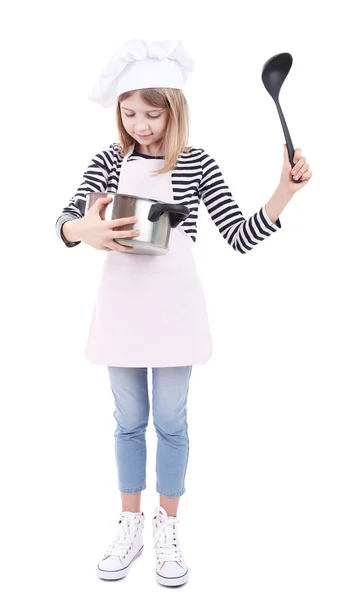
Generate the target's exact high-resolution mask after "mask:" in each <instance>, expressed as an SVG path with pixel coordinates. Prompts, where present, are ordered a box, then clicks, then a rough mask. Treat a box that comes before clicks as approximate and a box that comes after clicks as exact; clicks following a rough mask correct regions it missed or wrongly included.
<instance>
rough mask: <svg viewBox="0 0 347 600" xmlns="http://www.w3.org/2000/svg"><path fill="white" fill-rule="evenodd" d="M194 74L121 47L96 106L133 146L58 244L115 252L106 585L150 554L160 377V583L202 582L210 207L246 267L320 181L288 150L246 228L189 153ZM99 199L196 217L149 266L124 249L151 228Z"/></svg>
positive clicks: (97, 321) (99, 347) (104, 322)
mask: <svg viewBox="0 0 347 600" xmlns="http://www.w3.org/2000/svg"><path fill="white" fill-rule="evenodd" d="M192 66H193V65H192V61H191V59H190V57H189V56H188V55H187V53H186V51H185V49H184V47H183V45H182V43H181V42H180V41H179V42H175V41H166V42H155V43H147V42H145V41H143V40H132V41H131V42H128V43H127V44H125V45H123V46H121V47H120V48H119V50H118V52H117V53H116V54H115V55H114V56H113V57H112V58H111V60H110V61H109V63H108V64H107V65H106V67H105V68H104V70H103V71H102V73H101V74H100V77H99V79H98V82H97V84H96V85H95V87H94V89H93V91H92V93H91V95H90V96H89V98H90V99H91V100H92V101H94V102H97V103H99V104H101V105H102V106H104V107H115V108H116V117H117V126H118V132H119V137H120V142H119V143H112V144H111V145H110V146H109V148H108V149H107V150H104V151H103V152H100V153H98V154H96V155H95V157H94V158H93V159H92V161H91V163H90V165H89V166H88V168H87V170H86V171H85V173H84V177H83V181H82V183H81V185H80V186H79V188H78V190H77V192H76V194H75V195H74V197H73V198H72V199H71V200H70V202H69V205H68V206H67V207H66V208H64V209H63V211H62V214H61V215H60V217H59V218H58V220H57V222H56V231H57V234H58V236H59V237H60V238H61V239H62V240H63V242H64V243H65V245H66V246H67V247H69V248H72V247H74V246H76V245H78V244H79V243H81V241H82V242H84V243H85V244H88V245H89V246H92V247H93V248H96V249H99V250H105V251H106V255H105V263H104V268H103V272H102V276H101V282H100V286H99V290H98V295H97V299H96V303H95V308H94V313H93V318H92V322H91V326H90V332H89V338H88V342H87V346H86V351H85V355H86V357H87V358H88V359H89V360H90V361H91V362H92V363H94V364H99V365H104V366H107V367H108V373H109V379H110V384H111V389H112V393H113V396H114V401H115V413H114V416H115V419H116V424H117V428H116V431H115V454H116V462H117V471H118V483H119V489H120V492H121V502H122V511H121V514H120V518H119V524H118V529H117V532H116V534H115V536H114V537H113V540H112V543H111V544H110V546H109V548H108V550H107V552H106V553H105V555H104V557H103V559H102V560H101V561H100V562H99V564H98V568H97V573H98V575H99V577H100V578H103V579H119V578H121V577H124V576H125V575H127V573H128V571H129V569H130V567H131V565H132V563H133V561H134V559H135V558H136V557H137V556H138V555H139V554H140V553H141V551H142V548H143V537H142V530H143V526H144V515H143V513H142V512H141V505H140V501H141V492H142V490H144V489H145V487H146V440H145V433H146V427H147V424H148V417H149V393H148V381H147V376H148V369H149V368H151V370H152V371H151V373H152V380H153V390H152V392H153V393H152V411H153V422H154V426H155V430H156V434H157V440H158V442H157V459H156V477H157V492H158V493H159V508H158V509H156V513H155V516H154V519H153V536H154V546H155V550H156V556H157V561H156V579H157V581H158V582H159V583H161V584H163V585H167V586H177V585H181V584H183V583H185V582H186V581H187V580H188V567H187V564H186V562H185V560H184V557H183V554H182V550H181V546H180V542H179V538H178V531H177V527H178V519H177V509H178V503H179V498H180V497H181V496H182V494H183V493H184V492H185V474H186V468H187V461H188V452H189V441H188V433H187V416H186V415H187V396H188V390H189V380H190V376H191V372H192V366H193V365H196V364H204V363H206V362H207V361H208V359H209V358H210V356H211V352H212V345H211V336H210V331H209V326H208V318H207V314H206V306H205V299H204V293H203V290H202V287H201V283H200V280H199V277H198V275H197V272H196V268H195V263H194V258H193V252H192V249H193V246H194V242H195V240H196V234H197V220H198V209H199V206H200V203H201V201H202V202H203V203H204V204H205V206H206V208H207V210H208V212H209V214H210V216H211V218H212V221H213V222H214V223H215V225H216V226H217V227H218V229H219V231H220V233H221V234H222V236H223V237H224V238H225V240H226V242H227V243H228V244H229V245H230V246H231V247H232V248H233V249H234V250H236V251H237V252H241V253H243V254H244V253H246V252H249V251H250V250H252V249H253V248H254V247H255V246H256V245H257V244H258V243H260V242H261V241H263V240H265V239H266V238H267V237H269V236H270V235H272V234H273V233H275V232H276V231H278V230H279V229H280V228H281V223H280V221H279V216H280V214H281V213H282V211H283V209H284V208H285V207H286V205H287V204H288V202H289V201H290V200H291V199H292V197H293V196H294V194H295V193H296V192H298V191H299V190H300V189H302V188H303V187H304V186H305V185H306V184H307V182H308V181H309V180H310V178H311V175H312V173H311V172H310V171H309V166H308V164H307V162H306V159H305V158H303V157H301V152H300V150H298V149H297V150H296V151H295V159H294V160H295V168H294V169H291V165H290V163H289V159H288V154H287V150H286V147H285V151H284V161H283V168H282V173H281V176H280V180H279V184H278V186H277V188H276V190H275V191H274V194H273V195H272V197H271V198H270V200H269V201H268V202H267V203H266V204H265V205H264V206H262V207H261V208H260V210H259V211H258V212H257V213H256V214H254V215H253V216H252V217H250V218H249V219H245V217H244V216H243V214H242V212H241V210H240V209H239V207H238V205H237V204H236V202H235V201H234V199H233V197H232V194H231V192H230V191H229V189H228V186H227V185H226V183H225V182H224V179H223V175H222V173H221V172H220V169H219V167H218V165H217V164H216V162H215V161H214V159H213V158H211V157H210V156H209V155H208V154H207V153H206V152H205V151H204V150H202V149H201V148H194V147H188V146H187V141H188V108H187V103H186V100H185V97H184V95H183V92H182V87H183V85H184V83H185V81H186V79H187V76H188V75H189V73H190V71H191V70H192ZM292 177H294V179H296V180H299V179H300V183H295V182H294V181H293V179H292ZM88 192H100V193H103V192H104V196H107V192H110V193H115V192H118V193H124V194H134V195H141V196H144V197H148V198H153V199H155V200H161V201H163V202H168V203H178V204H183V205H185V206H187V207H188V208H189V215H188V216H187V217H186V218H185V220H184V221H183V222H182V223H181V225H179V226H178V227H177V228H176V229H173V230H172V237H171V245H170V248H169V251H168V252H167V253H166V254H164V255H160V256H149V255H140V254H136V253H134V252H133V250H132V249H131V248H129V247H127V246H124V245H122V244H121V243H118V242H117V240H118V241H119V242H121V240H122V239H123V238H125V237H126V238H135V237H136V236H138V235H139V231H138V230H137V229H135V223H136V221H137V220H136V219H135V218H134V217H133V218H127V219H114V220H105V218H104V217H105V210H106V205H107V204H108V203H109V202H110V201H111V199H110V198H107V197H101V198H99V199H98V200H97V202H96V204H94V205H93V206H92V208H90V209H89V211H87V212H86V210H85V207H86V194H87V193H88ZM105 192H106V194H105ZM120 225H127V226H128V228H127V230H126V231H120V232H117V240H115V239H114V238H115V235H116V233H115V231H114V230H113V228H114V227H117V226H120Z"/></svg>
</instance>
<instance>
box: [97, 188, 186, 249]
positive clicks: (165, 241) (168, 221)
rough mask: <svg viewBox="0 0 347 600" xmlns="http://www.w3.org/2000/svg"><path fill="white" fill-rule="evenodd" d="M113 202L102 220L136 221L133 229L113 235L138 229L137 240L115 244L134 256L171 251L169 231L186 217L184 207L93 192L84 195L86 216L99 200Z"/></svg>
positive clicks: (115, 229) (120, 240)
mask: <svg viewBox="0 0 347 600" xmlns="http://www.w3.org/2000/svg"><path fill="white" fill-rule="evenodd" d="M108 197H109V198H113V202H110V203H109V204H108V205H107V206H106V210H105V212H104V214H105V219H106V220H111V219H122V218H124V217H134V216H136V217H137V218H138V222H137V223H135V224H134V225H125V226H123V227H115V228H114V231H124V230H127V229H128V230H129V229H139V230H140V231H141V234H140V235H139V236H138V237H136V238H121V239H117V236H115V238H114V239H115V240H116V241H117V243H118V244H122V245H123V246H132V247H133V248H134V250H133V252H134V253H135V254H166V252H167V251H168V250H169V248H170V240H171V233H172V229H174V228H175V227H177V226H178V225H179V224H180V223H181V222H182V221H183V220H184V219H185V218H186V217H187V216H188V215H189V209H188V207H186V206H184V205H183V204H172V203H170V204H167V203H164V202H158V201H157V200H153V199H151V198H143V197H141V196H130V195H127V194H117V193H110V192H93V193H89V194H87V195H86V201H87V204H86V212H87V211H88V210H89V209H90V207H91V206H93V204H94V203H95V202H96V201H97V200H98V198H108Z"/></svg>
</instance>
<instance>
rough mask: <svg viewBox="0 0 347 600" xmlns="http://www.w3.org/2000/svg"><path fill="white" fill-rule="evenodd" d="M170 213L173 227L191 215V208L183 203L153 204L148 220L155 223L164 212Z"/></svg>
mask: <svg viewBox="0 0 347 600" xmlns="http://www.w3.org/2000/svg"><path fill="white" fill-rule="evenodd" d="M164 213H168V214H169V221H170V225H171V227H172V228H175V227H177V226H178V225H179V224H180V223H181V221H183V220H184V219H185V218H186V217H188V215H189V208H188V207H187V206H184V205H183V204H159V203H158V204H152V206H151V208H150V209H149V213H148V220H149V221H151V222H152V223H154V221H159V218H160V217H161V216H162V215H163V214H164Z"/></svg>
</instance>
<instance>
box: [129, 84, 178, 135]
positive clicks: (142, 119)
mask: <svg viewBox="0 0 347 600" xmlns="http://www.w3.org/2000/svg"><path fill="white" fill-rule="evenodd" d="M120 109H121V115H122V122H123V125H124V128H125V130H126V131H127V133H128V134H129V135H131V137H132V138H134V140H135V141H136V142H138V143H139V144H141V146H147V145H149V144H155V143H157V142H160V141H161V140H162V138H163V137H164V134H165V130H166V125H167V122H168V119H169V113H168V111H167V110H166V109H165V108H157V107H155V106H151V105H150V104H147V103H146V102H145V101H144V100H142V98H141V96H140V92H138V91H137V92H134V94H133V95H132V96H129V98H127V99H126V100H123V102H121V105H120Z"/></svg>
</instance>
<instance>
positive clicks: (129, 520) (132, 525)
mask: <svg viewBox="0 0 347 600" xmlns="http://www.w3.org/2000/svg"><path fill="white" fill-rule="evenodd" d="M144 521H145V517H144V514H143V513H141V512H139V513H132V512H125V511H123V512H121V514H120V521H119V523H118V528H117V532H116V534H115V536H114V537H113V539H112V542H111V544H110V545H109V547H108V549H107V551H106V552H105V555H104V557H103V558H102V560H101V561H100V562H99V563H98V567H97V575H98V577H100V579H121V578H122V577H125V576H126V575H127V574H128V572H129V570H130V567H131V565H132V563H133V561H134V560H135V559H136V558H137V557H138V556H139V555H140V554H141V552H142V549H143V535H142V530H143V527H144Z"/></svg>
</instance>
